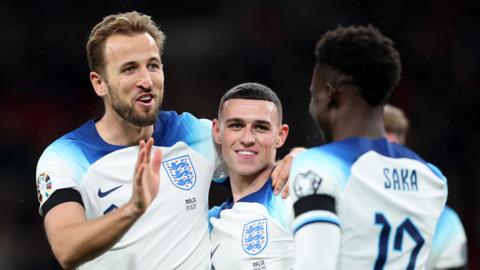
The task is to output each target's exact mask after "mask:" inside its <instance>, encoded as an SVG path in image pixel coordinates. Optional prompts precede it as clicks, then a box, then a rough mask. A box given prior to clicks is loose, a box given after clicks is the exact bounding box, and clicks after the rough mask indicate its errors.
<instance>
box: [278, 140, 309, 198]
mask: <svg viewBox="0 0 480 270" xmlns="http://www.w3.org/2000/svg"><path fill="white" fill-rule="evenodd" d="M305 150H306V149H305V148H303V147H295V148H293V149H292V150H291V151H290V153H288V155H286V156H285V157H284V158H283V159H282V160H280V161H278V162H277V165H276V166H275V169H274V170H273V172H272V185H273V188H274V190H273V192H274V194H275V195H278V194H279V193H280V191H282V189H283V192H282V197H283V198H284V199H285V198H287V197H288V185H286V184H287V180H288V176H289V175H290V168H291V167H292V161H293V158H295V156H296V155H297V154H298V153H300V152H303V151H305ZM284 187H285V188H284Z"/></svg>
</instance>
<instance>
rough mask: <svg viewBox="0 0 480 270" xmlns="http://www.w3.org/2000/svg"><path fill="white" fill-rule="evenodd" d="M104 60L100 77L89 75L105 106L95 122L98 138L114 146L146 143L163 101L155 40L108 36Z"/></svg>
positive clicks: (138, 35) (92, 73)
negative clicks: (98, 119) (103, 70)
mask: <svg viewBox="0 0 480 270" xmlns="http://www.w3.org/2000/svg"><path fill="white" fill-rule="evenodd" d="M105 59H106V66H105V72H104V73H105V74H104V75H101V74H100V73H97V72H95V71H93V72H91V73H90V80H91V82H92V85H93V88H94V89H95V92H96V93H97V95H98V96H100V97H102V98H103V100H104V103H105V115H104V117H103V118H102V119H101V120H100V121H98V122H97V123H96V127H97V130H98V132H99V133H100V136H102V138H103V139H104V140H105V141H107V142H109V143H111V144H116V145H135V144H137V143H138V141H139V139H144V140H147V139H148V138H149V137H150V136H151V135H152V133H153V124H154V123H155V120H156V117H157V114H158V110H159V108H160V105H161V102H162V99H163V86H164V74H163V69H162V63H161V60H160V53H159V50H158V46H157V45H156V43H155V40H154V39H153V38H152V37H151V36H150V35H149V34H147V33H143V34H135V35H133V36H128V35H120V34H115V35H112V36H110V37H109V38H108V39H107V40H106V44H105ZM142 99H146V100H145V101H142ZM112 127H116V128H117V129H112ZM118 127H119V129H118Z"/></svg>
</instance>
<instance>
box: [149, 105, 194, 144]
mask: <svg viewBox="0 0 480 270" xmlns="http://www.w3.org/2000/svg"><path fill="white" fill-rule="evenodd" d="M188 116H190V114H189V113H183V114H182V115H178V114H177V113H176V112H174V111H161V112H160V114H159V115H158V118H157V122H156V123H155V127H154V131H153V139H154V140H155V145H157V146H165V147H170V146H172V145H174V144H176V143H177V142H179V141H182V140H183V139H184V138H185V137H186V136H187V135H188V133H189V129H188V127H187V125H186V122H185V118H186V117H188Z"/></svg>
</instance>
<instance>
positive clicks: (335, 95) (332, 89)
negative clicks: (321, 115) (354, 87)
mask: <svg viewBox="0 0 480 270" xmlns="http://www.w3.org/2000/svg"><path fill="white" fill-rule="evenodd" d="M325 87H326V88H327V94H326V98H327V104H328V108H337V107H338V99H339V96H340V94H341V91H339V88H338V87H336V86H334V85H332V84H331V83H326V84H325Z"/></svg>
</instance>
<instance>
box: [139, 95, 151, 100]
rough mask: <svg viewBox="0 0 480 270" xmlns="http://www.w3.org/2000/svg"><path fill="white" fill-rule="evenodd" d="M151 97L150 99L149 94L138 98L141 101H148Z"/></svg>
mask: <svg viewBox="0 0 480 270" xmlns="http://www.w3.org/2000/svg"><path fill="white" fill-rule="evenodd" d="M151 99H152V97H151V96H143V97H141V98H140V100H141V101H149V100H151Z"/></svg>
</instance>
